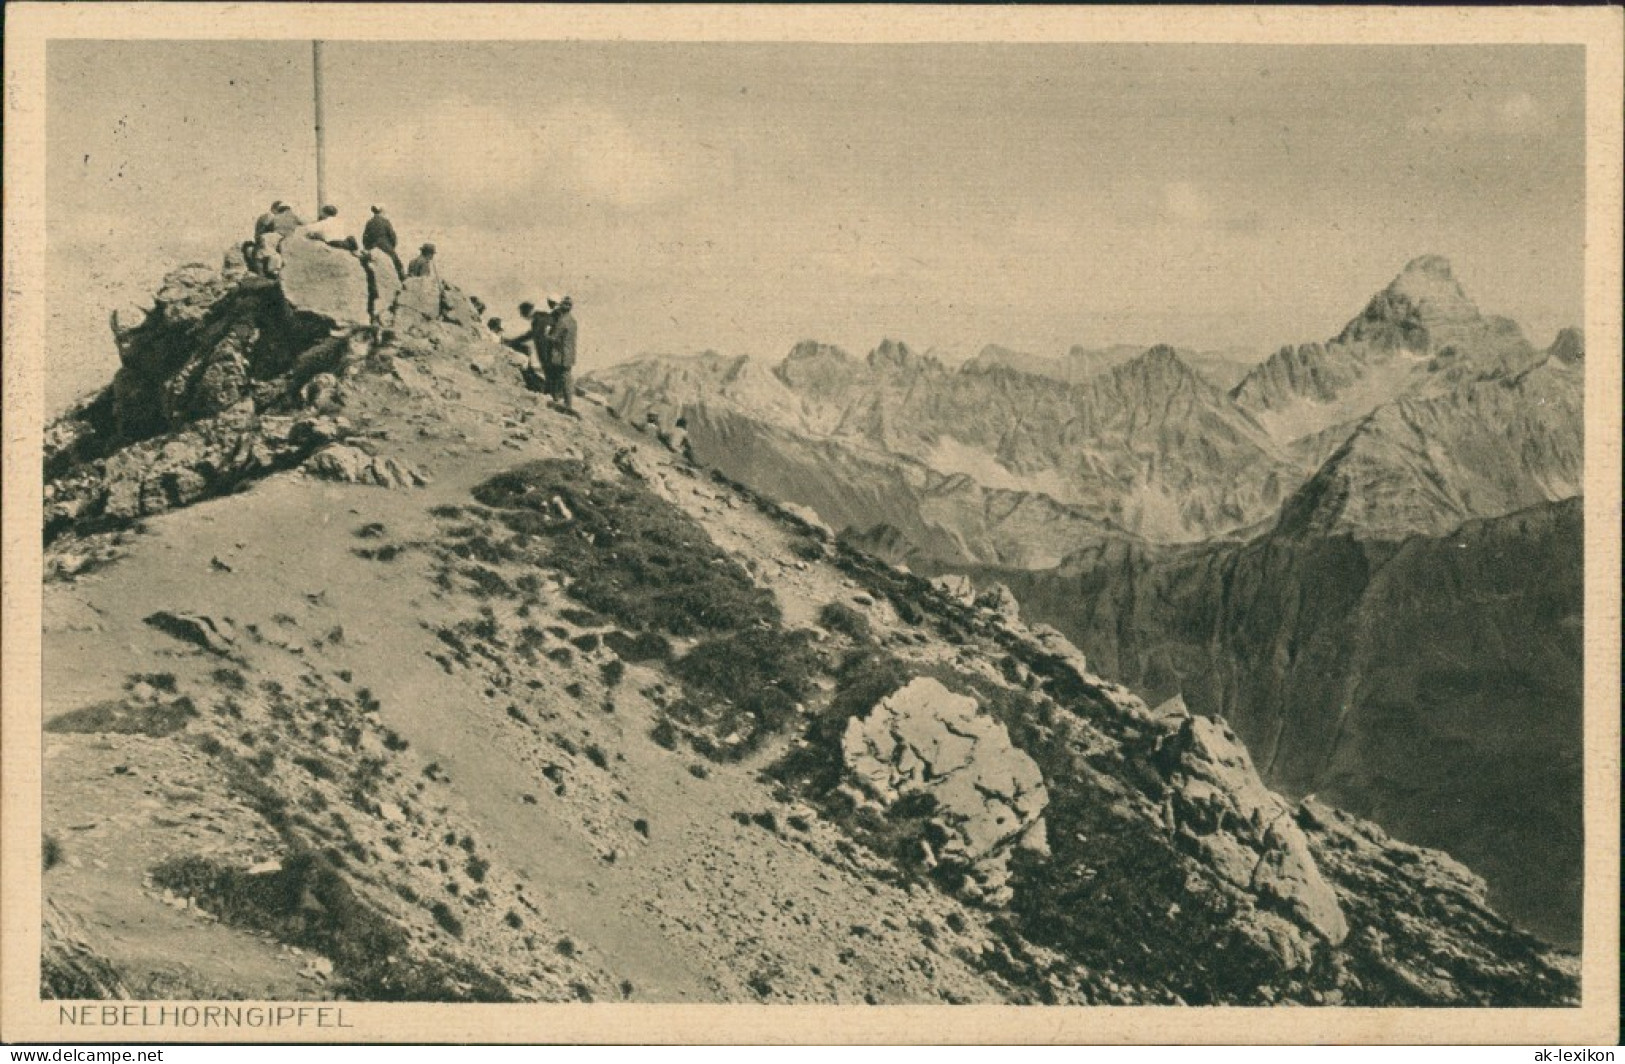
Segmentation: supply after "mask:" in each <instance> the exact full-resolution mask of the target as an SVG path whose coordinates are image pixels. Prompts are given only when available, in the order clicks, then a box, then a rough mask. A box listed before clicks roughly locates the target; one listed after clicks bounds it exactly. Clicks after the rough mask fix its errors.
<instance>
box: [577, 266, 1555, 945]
mask: <svg viewBox="0 0 1625 1064" xmlns="http://www.w3.org/2000/svg"><path fill="white" fill-rule="evenodd" d="M1225 357H1226V356H1225V355H1224V353H1209V354H1206V355H1198V354H1189V353H1181V352H1178V351H1176V350H1174V349H1172V348H1169V347H1165V346H1158V347H1153V348H1151V349H1149V350H1145V351H1138V352H1132V351H1127V350H1125V349H1122V348H1108V349H1105V350H1103V351H1096V352H1088V351H1083V350H1082V349H1074V351H1073V352H1072V353H1071V354H1070V355H1069V356H1067V358H1065V359H1059V360H1056V359H1043V358H1038V357H1035V356H1030V355H1025V354H1022V353H1020V352H1016V351H1011V350H1009V349H1005V348H999V347H996V346H990V347H988V348H986V349H984V350H983V351H982V353H981V354H979V355H978V356H977V357H976V358H974V359H972V360H970V361H969V362H967V363H966V364H964V365H963V366H962V367H960V368H959V369H958V370H957V371H950V370H948V369H946V368H944V367H943V366H942V365H940V364H939V363H937V362H936V361H935V360H933V359H930V358H928V357H924V356H920V355H918V354H916V353H914V352H913V351H911V350H910V349H909V348H908V347H907V346H906V345H903V344H900V343H895V342H891V341H888V342H886V343H884V344H882V345H881V346H880V347H879V348H877V349H876V350H875V351H874V352H872V353H871V354H870V355H869V357H868V358H867V359H857V358H853V357H851V356H849V355H847V354H846V353H845V352H842V351H840V350H839V349H836V348H831V347H827V346H823V345H818V344H813V343H806V344H802V345H799V346H798V347H797V348H795V349H794V350H793V351H792V352H791V353H790V354H789V356H788V357H786V358H785V359H784V361H783V362H781V363H779V364H777V365H773V366H763V365H760V364H758V363H755V362H753V361H752V360H749V359H733V360H718V359H714V358H707V357H701V358H698V359H680V358H659V359H647V360H643V361H639V362H636V363H632V364H629V365H626V366H621V367H617V368H616V369H614V370H612V371H610V372H608V373H604V374H600V375H598V378H597V382H598V385H599V386H600V387H602V388H603V389H605V390H606V391H607V392H608V393H609V394H610V396H611V397H612V398H611V402H612V403H613V405H614V407H615V409H617V410H618V411H619V412H620V413H621V414H622V416H624V417H627V418H636V419H641V418H642V417H644V416H645V415H646V414H647V412H649V411H655V412H656V413H657V416H661V417H664V418H668V419H670V418H675V417H676V416H678V415H679V414H681V415H686V417H687V418H688V425H689V428H690V439H691V442H692V445H693V447H694V450H695V454H696V457H697V458H698V459H699V460H701V461H703V462H705V463H707V464H710V465H713V466H715V467H717V468H719V469H721V470H723V471H724V472H727V473H728V474H729V475H731V476H733V477H734V478H736V479H738V480H740V481H742V482H744V483H747V484H749V485H751V486H752V487H755V488H757V489H758V490H762V491H765V492H767V493H770V494H773V495H776V496H778V497H780V498H783V499H786V500H789V501H793V502H798V503H802V504H805V505H808V506H811V507H812V508H813V509H814V510H816V511H817V512H818V513H819V514H820V515H822V516H823V517H824V519H825V520H826V521H828V522H829V523H830V524H831V525H832V526H834V527H836V528H838V529H843V530H844V533H843V534H844V535H845V536H846V537H847V538H848V539H849V540H850V541H851V542H853V543H854V544H856V545H859V546H861V547H863V548H865V549H867V550H870V551H872V552H875V553H878V554H881V555H883V556H885V557H888V558H889V559H891V560H893V561H899V562H904V563H906V564H908V565H909V566H910V567H912V568H914V569H916V570H919V571H924V572H931V573H945V572H962V573H969V574H971V575H973V576H974V577H976V578H977V579H979V580H981V581H989V580H998V581H1001V582H1003V583H1005V584H1007V585H1008V586H1009V587H1010V588H1011V589H1012V590H1013V591H1014V592H1015V594H1016V597H1017V598H1018V600H1020V602H1021V603H1022V606H1023V609H1024V610H1026V611H1027V612H1028V613H1029V614H1030V615H1031V616H1033V617H1034V618H1036V619H1038V620H1043V621H1046V622H1048V623H1051V624H1053V625H1055V626H1056V627H1058V628H1060V629H1061V630H1062V631H1063V632H1064V633H1065V634H1066V635H1067V636H1068V637H1070V638H1071V639H1072V640H1073V641H1074V642H1076V643H1077V644H1078V645H1079V646H1080V647H1081V648H1082V649H1083V650H1084V651H1085V652H1086V653H1088V654H1090V655H1091V656H1092V657H1091V660H1093V661H1095V662H1097V663H1098V664H1099V665H1100V667H1101V668H1102V671H1103V672H1104V673H1106V674H1107V675H1111V676H1113V677H1115V678H1117V679H1118V680H1120V681H1122V682H1124V683H1127V684H1129V685H1130V686H1132V687H1135V688H1136V689H1138V690H1142V691H1144V692H1146V693H1147V694H1148V695H1149V696H1151V697H1152V698H1154V699H1160V698H1165V697H1171V696H1173V695H1178V694H1182V695H1183V696H1184V697H1185V699H1186V700H1187V702H1188V703H1189V704H1190V706H1191V708H1192V709H1193V710H1194V711H1196V712H1198V713H1208V714H1223V715H1224V716H1225V717H1226V718H1228V719H1229V720H1231V721H1232V722H1233V723H1234V724H1235V726H1236V728H1237V730H1238V731H1239V732H1240V734H1241V735H1242V737H1243V739H1244V740H1245V741H1246V742H1247V743H1248V745H1249V747H1250V748H1251V749H1252V750H1253V752H1254V755H1255V757H1257V759H1258V761H1259V763H1260V765H1261V766H1262V767H1263V770H1264V772H1265V776H1266V778H1267V779H1268V780H1269V781H1270V782H1271V783H1272V784H1274V785H1277V786H1281V787H1283V789H1285V790H1287V791H1288V792H1291V793H1298V794H1302V793H1307V792H1310V791H1319V792H1323V793H1328V794H1330V795H1331V796H1332V797H1333V798H1334V800H1336V801H1338V802H1341V803H1343V804H1345V805H1347V806H1348V807H1350V808H1353V809H1355V810H1358V811H1360V812H1362V813H1365V814H1367V815H1370V816H1372V817H1373V818H1374V819H1376V820H1377V821H1379V822H1381V823H1384V824H1385V825H1387V826H1388V827H1389V828H1390V829H1391V830H1395V831H1399V832H1402V833H1404V834H1405V836H1406V837H1407V838H1410V839H1413V840H1414V841H1422V842H1427V843H1429V844H1434V845H1440V846H1444V847H1446V848H1448V849H1451V850H1452V851H1453V852H1456V853H1457V854H1458V855H1461V856H1463V857H1465V858H1467V859H1469V860H1471V861H1473V862H1474V864H1475V867H1481V868H1483V870H1484V871H1485V872H1486V873H1487V875H1488V877H1489V879H1490V882H1491V884H1492V887H1493V888H1494V889H1495V890H1496V891H1497V892H1498V894H1499V896H1500V897H1501V898H1502V899H1503V903H1504V904H1505V905H1506V907H1507V909H1508V911H1510V912H1512V913H1513V914H1514V915H1515V916H1516V917H1518V918H1519V919H1522V920H1524V921H1525V922H1526V923H1528V924H1529V925H1530V926H1533V927H1536V928H1538V929H1539V930H1540V931H1541V932H1542V933H1544V934H1546V935H1548V936H1549V937H1551V938H1552V939H1553V940H1555V941H1559V942H1563V943H1566V944H1573V943H1574V942H1576V941H1577V940H1578V933H1579V925H1578V919H1579V917H1578V914H1579V887H1578V884H1579V870H1580V864H1581V855H1582V852H1583V849H1582V845H1581V839H1580V826H1579V825H1580V813H1579V809H1580V792H1579V775H1578V765H1579V749H1580V748H1579V736H1580V732H1581V718H1582V699H1581V693H1580V669H1581V662H1582V653H1581V647H1582V640H1581V626H1580V600H1581V595H1580V588H1581V586H1582V585H1581V575H1582V574H1581V568H1580V565H1581V557H1582V554H1583V550H1582V549H1581V544H1582V541H1583V537H1582V530H1581V519H1580V518H1581V507H1580V504H1579V500H1578V496H1579V495H1580V493H1581V491H1582V489H1583V475H1584V468H1583V441H1584V432H1583V419H1582V413H1583V394H1584V340H1583V337H1582V336H1581V335H1580V334H1579V332H1578V331H1574V330H1568V331H1565V332H1563V333H1562V334H1560V335H1559V337H1558V338H1557V341H1556V342H1555V343H1554V344H1553V345H1552V346H1551V347H1550V348H1547V349H1544V350H1543V349H1539V348H1536V347H1535V346H1534V345H1533V344H1531V343H1530V342H1529V340H1528V339H1527V338H1526V337H1525V336H1524V335H1523V333H1522V331H1521V330H1520V328H1519V327H1518V325H1517V324H1516V323H1515V322H1512V321H1510V320H1508V319H1505V318H1498V317H1493V316H1486V315H1484V314H1482V313H1481V312H1480V311H1479V309H1478V308H1477V307H1476V306H1475V305H1474V304H1473V302H1472V301H1471V299H1469V298H1468V296H1467V294H1466V293H1465V291H1464V290H1463V288H1462V286H1461V285H1460V283H1459V282H1458V281H1457V280H1456V278H1455V276H1454V274H1453V272H1452V270H1451V267H1450V264H1449V263H1448V262H1447V261H1446V260H1444V259H1443V258H1440V257H1438V256H1431V255H1430V256H1423V257H1421V258H1418V259H1415V260H1414V261H1412V262H1410V263H1409V264H1407V265H1406V266H1405V268H1404V269H1403V270H1402V271H1401V272H1400V274H1399V275H1398V276H1397V277H1396V278H1395V279H1394V280H1393V282H1392V283H1391V284H1389V285H1388V286H1387V287H1386V288H1384V289H1383V290H1382V291H1381V292H1378V293H1377V294H1376V295H1375V296H1373V297H1372V298H1371V299H1370V300H1369V301H1368V302H1367V303H1366V305H1365V307H1364V309H1363V310H1361V311H1360V312H1359V313H1358V314H1357V315H1356V316H1355V317H1354V318H1353V319H1351V320H1350V321H1349V323H1348V325H1347V326H1345V327H1344V328H1343V330H1342V331H1341V332H1340V333H1339V334H1338V335H1337V336H1335V337H1333V338H1331V339H1329V340H1327V341H1325V342H1322V343H1312V344H1301V345H1296V346H1287V347H1283V348H1281V349H1280V351H1278V352H1277V353H1276V354H1275V355H1273V356H1271V357H1270V358H1268V359H1266V360H1264V361H1263V362H1261V363H1259V364H1257V365H1255V366H1253V367H1252V368H1250V369H1249V370H1247V371H1246V372H1245V374H1244V375H1242V376H1241V377H1240V379H1239V380H1238V381H1236V382H1235V383H1234V385H1233V386H1232V387H1231V388H1230V390H1229V391H1225V390H1223V389H1222V388H1221V387H1219V386H1218V385H1217V384H1216V383H1215V378H1216V377H1218V376H1220V374H1219V373H1217V372H1215V371H1214V370H1213V369H1212V365H1213V363H1214V361H1215V360H1220V361H1224V360H1225ZM1193 363H1194V364H1195V365H1193ZM1225 364H1231V363H1229V362H1228V361H1226V362H1225ZM1197 366H1200V367H1201V368H1200V369H1199V368H1197ZM1542 765H1545V766H1548V768H1547V770H1545V771H1541V770H1540V766H1542Z"/></svg>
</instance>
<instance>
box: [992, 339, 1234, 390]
mask: <svg viewBox="0 0 1625 1064" xmlns="http://www.w3.org/2000/svg"><path fill="white" fill-rule="evenodd" d="M1145 350H1146V346H1145V345H1142V344H1112V345H1110V346H1108V347H1083V346H1081V345H1078V344H1074V345H1073V346H1072V348H1071V349H1070V350H1069V351H1067V353H1066V354H1065V355H1063V356H1061V357H1059V358H1051V357H1047V356H1044V355H1032V354H1028V353H1027V352H1025V351H1015V350H1012V349H1010V348H1008V347H1001V346H1000V345H998V344H988V345H987V346H985V347H983V348H982V350H981V351H980V352H978V353H977V354H976V356H975V357H974V358H972V359H970V360H969V361H968V362H966V363H965V366H966V368H970V369H981V370H991V369H1009V370H1015V371H1016V372H1017V373H1026V374H1029V375H1031V376H1034V377H1053V378H1054V379H1056V380H1059V381H1065V382H1067V383H1068V384H1081V383H1082V382H1084V381H1086V380H1088V379H1089V378H1091V377H1098V376H1099V375H1100V374H1102V373H1105V372H1107V371H1108V370H1111V369H1113V368H1115V367H1117V366H1121V365H1122V364H1123V363H1125V362H1132V361H1133V360H1134V359H1136V358H1138V357H1139V356H1140V355H1142V354H1143V353H1144V352H1145ZM1174 353H1175V354H1177V355H1178V356H1179V360H1180V361H1181V362H1183V363H1185V364H1186V365H1187V366H1189V367H1191V368H1192V369H1194V370H1195V371H1196V372H1197V373H1200V374H1201V375H1202V376H1204V377H1206V378H1207V379H1208V380H1209V381H1212V382H1213V383H1214V384H1216V385H1218V386H1219V387H1220V388H1223V389H1225V390H1226V391H1229V390H1230V389H1231V388H1234V387H1235V386H1236V385H1237V384H1240V383H1241V380H1242V378H1243V377H1245V376H1246V375H1247V373H1248V371H1250V370H1251V369H1252V368H1253V367H1254V366H1256V365H1257V364H1258V362H1259V354H1258V352H1257V351H1254V350H1252V349H1251V348H1245V347H1225V348H1219V349H1217V350H1212V351H1197V350H1193V349H1191V348H1187V347H1176V348H1174Z"/></svg>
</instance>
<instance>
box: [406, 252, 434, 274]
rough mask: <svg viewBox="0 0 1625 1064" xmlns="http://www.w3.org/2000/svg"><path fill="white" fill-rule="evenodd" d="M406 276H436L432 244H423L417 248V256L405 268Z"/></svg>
mask: <svg viewBox="0 0 1625 1064" xmlns="http://www.w3.org/2000/svg"><path fill="white" fill-rule="evenodd" d="M406 276H408V277H438V276H439V273H438V272H436V270H435V268H434V245H433V244H424V245H423V246H422V247H420V248H418V257H417V258H415V259H413V260H412V264H411V265H410V266H408V267H407V268H406Z"/></svg>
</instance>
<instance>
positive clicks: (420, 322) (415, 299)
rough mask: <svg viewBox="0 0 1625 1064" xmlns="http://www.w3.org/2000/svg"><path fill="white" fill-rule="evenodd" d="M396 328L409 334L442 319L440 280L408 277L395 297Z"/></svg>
mask: <svg viewBox="0 0 1625 1064" xmlns="http://www.w3.org/2000/svg"><path fill="white" fill-rule="evenodd" d="M394 310H395V327H396V328H398V329H403V330H406V331H408V332H410V331H412V330H413V329H414V328H422V327H423V326H425V325H428V324H429V323H430V322H433V321H438V320H439V318H440V279H439V278H438V277H408V278H407V279H406V283H405V284H403V285H401V290H400V291H399V292H398V293H396V295H395V307H394Z"/></svg>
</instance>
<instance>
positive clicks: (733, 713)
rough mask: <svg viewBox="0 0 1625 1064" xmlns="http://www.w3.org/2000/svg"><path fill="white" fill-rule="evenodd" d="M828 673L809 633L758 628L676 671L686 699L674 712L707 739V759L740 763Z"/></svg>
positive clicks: (690, 657) (705, 649)
mask: <svg viewBox="0 0 1625 1064" xmlns="http://www.w3.org/2000/svg"><path fill="white" fill-rule="evenodd" d="M823 667H824V661H823V657H822V655H821V654H820V653H819V651H818V650H817V648H816V647H815V646H814V645H813V638H812V633H811V632H807V631H794V632H786V631H782V630H780V629H776V628H752V629H748V630H746V631H743V632H738V633H735V634H733V635H729V636H724V637H721V638H718V639H711V640H707V641H706V642H703V643H700V644H699V645H698V646H696V647H695V648H694V649H693V650H691V651H689V653H688V654H687V655H685V656H684V657H683V658H682V659H681V660H679V661H678V662H677V663H676V664H675V665H674V666H673V668H672V671H673V673H675V674H676V676H677V677H678V678H679V679H680V680H682V681H683V688H684V691H685V694H686V697H684V698H683V699H680V700H679V701H678V702H677V703H675V704H674V705H672V706H671V707H670V709H669V710H668V712H669V713H670V714H671V715H672V717H674V718H676V719H677V720H678V721H679V722H681V723H683V724H685V725H687V726H689V727H691V728H695V729H698V730H700V731H701V732H702V734H703V738H704V739H705V741H704V742H700V743H696V749H701V750H702V751H704V752H706V753H707V756H720V757H739V756H741V755H743V754H745V753H748V752H750V751H752V750H755V749H756V748H757V747H759V746H760V745H761V743H762V741H763V740H764V739H766V738H767V736H769V735H772V734H774V733H776V732H778V731H780V730H782V729H783V728H784V727H785V726H786V725H788V724H789V723H790V722H791V721H792V720H793V719H794V717H795V713H796V706H797V704H798V703H800V702H802V701H803V700H805V699H806V698H807V697H808V696H809V695H810V694H811V693H812V691H813V690H814V681H815V677H816V676H817V674H818V673H819V672H820V671H821V670H822V668H823ZM730 737H731V738H730ZM724 740H727V741H726V742H724Z"/></svg>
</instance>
